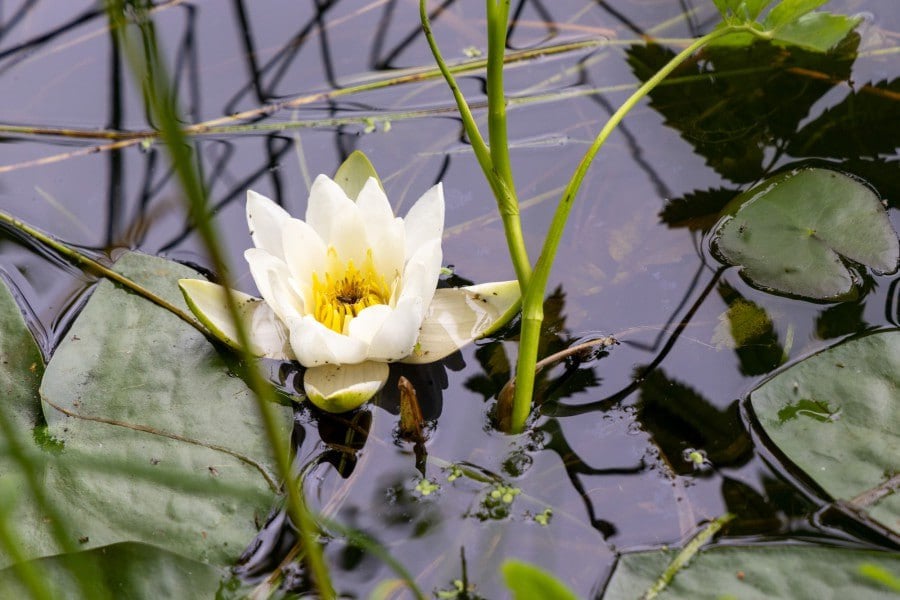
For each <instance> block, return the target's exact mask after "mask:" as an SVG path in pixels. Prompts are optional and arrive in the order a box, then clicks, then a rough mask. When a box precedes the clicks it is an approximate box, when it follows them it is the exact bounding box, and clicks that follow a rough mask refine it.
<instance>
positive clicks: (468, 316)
mask: <svg viewBox="0 0 900 600" xmlns="http://www.w3.org/2000/svg"><path fill="white" fill-rule="evenodd" d="M520 298H521V294H520V293H519V284H518V282H517V281H500V282H495V283H483V284H480V285H472V286H468V287H462V288H451V289H443V290H437V292H435V294H434V299H433V300H432V301H431V306H429V307H428V311H427V313H426V315H425V320H424V321H423V322H422V327H421V329H420V330H419V338H418V340H417V342H416V346H415V349H414V350H413V352H412V354H411V355H410V356H409V357H408V358H405V359H404V360H403V361H401V362H405V363H413V364H424V363H430V362H434V361H436V360H440V359H442V358H444V357H445V356H447V355H449V354H452V353H453V352H455V351H456V350H458V349H459V348H461V347H462V346H464V345H466V344H468V343H469V342H471V341H473V340H477V339H478V338H481V337H484V336H486V335H490V334H491V333H493V332H494V331H496V330H497V329H499V328H500V327H502V326H503V325H504V324H506V323H507V322H508V321H509V319H511V318H512V317H513V316H514V315H515V314H516V312H517V311H518V303H519V299H520Z"/></svg>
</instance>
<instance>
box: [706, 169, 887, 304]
mask: <svg viewBox="0 0 900 600" xmlns="http://www.w3.org/2000/svg"><path fill="white" fill-rule="evenodd" d="M725 215H726V216H725V217H724V218H723V219H722V220H721V221H720V224H719V226H718V228H717V230H716V232H715V237H714V239H713V242H714V247H715V249H716V251H717V252H718V254H719V255H720V256H721V257H722V258H723V259H724V261H725V262H727V263H730V264H732V265H740V266H741V267H742V269H741V275H742V276H743V277H744V278H745V279H747V280H749V281H750V283H752V284H754V285H756V286H759V287H762V288H767V289H771V290H774V291H777V292H782V293H785V294H790V295H794V296H802V297H807V298H814V299H823V300H824V299H834V298H843V297H849V296H851V295H852V294H853V293H854V291H855V287H854V286H855V282H854V276H853V274H852V273H851V271H850V270H849V269H848V267H847V264H846V262H845V260H844V259H842V257H844V258H846V259H849V260H851V261H855V262H857V263H860V264H863V265H866V266H869V267H871V268H873V269H875V270H876V271H878V272H882V273H890V272H893V271H895V270H896V269H897V259H898V255H900V247H898V242H897V233H896V232H895V231H894V229H893V228H892V227H891V223H890V220H889V219H888V216H887V213H886V212H885V210H884V207H883V206H882V205H881V202H880V201H879V199H878V197H877V196H876V195H875V193H874V192H873V191H872V190H871V189H869V188H868V187H867V186H865V185H864V184H862V183H860V182H859V181H857V180H855V179H853V178H851V177H848V176H847V175H843V174H841V173H838V172H836V171H830V170H827V169H800V170H796V171H789V172H786V173H783V174H781V175H778V176H776V177H773V178H771V179H768V180H767V181H765V182H763V183H761V184H759V185H758V186H756V187H754V188H753V189H751V190H749V191H747V192H744V193H743V194H741V195H740V196H738V197H737V198H735V200H734V201H732V203H731V204H729V205H728V206H727V207H726V208H725Z"/></svg>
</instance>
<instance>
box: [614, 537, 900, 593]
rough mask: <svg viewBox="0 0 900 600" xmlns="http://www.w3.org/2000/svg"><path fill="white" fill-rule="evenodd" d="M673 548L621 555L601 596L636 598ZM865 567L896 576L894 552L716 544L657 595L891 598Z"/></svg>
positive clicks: (898, 558) (899, 563) (899, 557)
mask: <svg viewBox="0 0 900 600" xmlns="http://www.w3.org/2000/svg"><path fill="white" fill-rule="evenodd" d="M676 553H677V552H676V551H674V550H660V551H656V552H638V553H634V554H625V555H623V556H622V557H621V558H620V559H619V562H618V564H617V565H616V568H615V570H614V571H613V576H612V579H611V580H610V582H609V584H608V585H607V588H606V593H605V594H604V595H603V598H604V600H618V599H623V600H624V599H626V598H627V599H628V600H633V599H634V598H640V597H641V595H642V594H643V593H644V592H645V591H647V590H648V589H650V587H651V586H652V585H653V584H654V582H655V581H656V580H657V578H658V577H659V576H660V575H661V574H662V573H663V571H665V569H666V567H667V566H668V565H669V563H670V562H671V561H672V559H673V558H674V557H675V555H676ZM871 567H876V568H880V569H883V570H885V571H887V572H889V573H893V574H894V575H896V574H898V573H900V554H889V553H886V552H869V551H862V550H846V549H842V548H816V547H812V546H790V545H780V546H752V547H737V546H731V547H717V548H713V549H711V550H706V551H703V552H700V553H699V554H697V555H696V556H695V557H694V558H693V559H692V560H691V562H690V564H689V565H688V566H687V568H685V569H683V570H681V571H679V572H678V573H677V574H676V575H675V578H674V579H673V580H672V581H671V582H670V584H669V585H668V586H667V587H666V588H665V589H664V590H663V591H662V593H660V594H659V596H657V598H659V599H660V600H666V599H675V598H684V599H691V600H693V599H695V598H741V599H748V600H749V599H763V598H791V599H793V600H806V599H808V600H822V599H823V598H866V599H872V600H875V599H877V598H896V597H897V596H896V592H893V591H891V589H890V588H889V587H887V586H886V585H884V584H882V583H879V582H878V581H876V580H875V579H873V578H872V577H868V576H866V575H864V574H863V573H862V572H861V571H860V568H868V569H871Z"/></svg>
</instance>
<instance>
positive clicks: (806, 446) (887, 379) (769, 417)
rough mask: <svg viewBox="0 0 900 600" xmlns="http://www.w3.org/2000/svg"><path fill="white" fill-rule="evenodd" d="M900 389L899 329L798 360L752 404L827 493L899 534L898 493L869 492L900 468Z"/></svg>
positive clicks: (776, 440)
mask: <svg viewBox="0 0 900 600" xmlns="http://www.w3.org/2000/svg"><path fill="white" fill-rule="evenodd" d="M898 390H900V330H897V329H893V330H889V331H884V332H880V333H875V334H870V335H867V336H864V337H861V338H857V339H854V340H851V341H848V342H844V343H842V344H839V345H837V346H834V347H832V348H829V349H828V350H825V351H823V352H820V353H819V354H815V355H813V356H810V357H808V358H806V359H805V360H802V361H800V362H799V363H797V364H796V365H794V366H793V367H791V368H790V369H788V370H786V371H783V372H782V373H780V374H779V375H777V376H775V377H773V378H772V379H770V380H769V381H767V382H766V383H764V384H763V385H762V386H760V387H759V388H757V389H756V390H754V391H753V392H752V393H751V394H750V402H751V404H752V406H753V411H754V412H755V413H756V415H757V417H758V418H759V423H760V425H761V426H762V428H763V430H764V431H765V432H766V434H767V435H768V436H769V438H770V439H771V440H772V442H773V443H774V444H775V445H776V446H777V447H778V449H779V450H780V451H781V452H782V453H784V455H785V456H787V458H788V459H789V460H791V461H792V462H793V463H794V464H795V465H796V466H797V467H799V468H800V469H802V470H803V471H805V472H806V473H807V475H809V477H810V478H812V479H813V480H814V481H815V482H816V483H818V484H819V485H820V486H821V487H822V488H823V489H824V490H825V491H826V492H827V493H828V494H829V495H831V496H832V497H833V498H835V499H838V500H844V501H846V502H849V503H851V504H855V505H856V506H857V508H862V509H865V510H867V511H868V512H869V514H870V515H871V516H872V517H873V518H875V519H877V520H879V521H881V522H882V523H883V524H884V525H886V526H887V527H889V528H891V529H893V530H894V531H896V532H898V533H900V495H898V494H893V495H888V494H883V495H878V494H875V495H872V496H871V497H868V496H866V493H867V492H869V491H870V490H873V489H876V488H879V486H884V485H886V484H887V482H888V481H889V480H890V479H891V478H892V477H894V478H895V477H896V476H897V474H898V473H900V410H898V409H900V395H898ZM864 498H865V501H863V499H864Z"/></svg>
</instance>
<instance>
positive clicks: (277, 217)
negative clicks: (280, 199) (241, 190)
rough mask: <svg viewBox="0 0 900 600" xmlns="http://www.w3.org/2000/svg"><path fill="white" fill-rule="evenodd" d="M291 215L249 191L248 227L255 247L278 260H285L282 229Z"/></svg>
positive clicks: (261, 196) (263, 197) (260, 195)
mask: <svg viewBox="0 0 900 600" xmlns="http://www.w3.org/2000/svg"><path fill="white" fill-rule="evenodd" d="M290 218H291V217H290V215H289V214H288V213H287V211H286V210H284V209H283V208H281V207H280V206H278V205H277V204H275V203H274V202H272V201H271V200H269V199H268V198H266V197H265V196H263V195H262V194H257V193H256V192H254V191H253V190H247V226H248V227H249V228H250V237H251V238H253V245H254V246H256V247H257V248H262V249H263V250H265V251H267V252H268V253H270V254H271V255H273V256H275V257H276V258H284V255H283V254H282V250H281V248H282V244H281V227H282V225H283V224H284V222H285V221H286V220H287V219H290Z"/></svg>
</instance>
